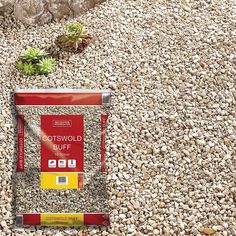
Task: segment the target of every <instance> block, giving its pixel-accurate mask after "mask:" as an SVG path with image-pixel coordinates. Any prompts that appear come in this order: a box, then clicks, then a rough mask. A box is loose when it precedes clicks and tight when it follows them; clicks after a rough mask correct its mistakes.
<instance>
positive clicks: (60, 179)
mask: <svg viewBox="0 0 236 236" xmlns="http://www.w3.org/2000/svg"><path fill="white" fill-rule="evenodd" d="M78 179H79V178H78V173H68V172H41V174H40V187H41V188H42V189H77V188H78V186H79V185H78V181H79V180H78Z"/></svg>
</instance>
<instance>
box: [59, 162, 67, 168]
mask: <svg viewBox="0 0 236 236" xmlns="http://www.w3.org/2000/svg"><path fill="white" fill-rule="evenodd" d="M58 167H59V168H65V167H66V160H59V161H58Z"/></svg>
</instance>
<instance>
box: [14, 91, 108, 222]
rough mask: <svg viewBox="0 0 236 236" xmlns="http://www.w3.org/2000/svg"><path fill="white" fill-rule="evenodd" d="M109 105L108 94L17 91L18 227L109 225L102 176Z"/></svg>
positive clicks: (15, 98) (97, 92) (100, 92)
mask: <svg viewBox="0 0 236 236" xmlns="http://www.w3.org/2000/svg"><path fill="white" fill-rule="evenodd" d="M110 103H111V91H110V90H87V89H85V90H81V89H16V90H15V93H14V104H15V107H16V112H17V115H16V121H17V165H16V181H15V182H16V204H17V206H16V210H17V214H16V224H17V225H42V226H81V225H103V226H107V225H109V210H108V207H107V205H105V202H106V199H105V198H104V197H105V196H106V192H105V191H106V188H105V179H104V174H105V173H106V167H105V153H106V148H105V130H106V124H107V119H108V110H109V107H110ZM35 190H37V191H35ZM96 194H97V195H96ZM64 195H66V196H67V197H64ZM93 195H94V196H93ZM43 196H47V197H46V198H44V197H43ZM32 197H33V198H32ZM50 197H51V201H52V202H53V201H55V202H56V205H52V204H51V202H50V199H49V198H50ZM29 198H31V199H32V201H30V202H29V201H27V200H26V199H29ZM34 199H36V200H34ZM37 199H38V200H37ZM70 202H72V205H71V203H70ZM73 202H74V203H75V204H76V206H73ZM74 209H75V210H76V211H74Z"/></svg>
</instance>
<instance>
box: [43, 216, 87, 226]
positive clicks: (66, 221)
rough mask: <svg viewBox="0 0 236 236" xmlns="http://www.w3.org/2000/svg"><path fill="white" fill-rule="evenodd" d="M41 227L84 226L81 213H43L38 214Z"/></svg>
mask: <svg viewBox="0 0 236 236" xmlns="http://www.w3.org/2000/svg"><path fill="white" fill-rule="evenodd" d="M40 219H41V225H42V226H81V225H83V224H84V214H82V213H73V214H71V213H68V214H66V213H65V214H64V213H54V214H53V213H51V214H48V213H43V214H40Z"/></svg>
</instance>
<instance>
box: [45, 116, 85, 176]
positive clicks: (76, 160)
mask: <svg viewBox="0 0 236 236" xmlns="http://www.w3.org/2000/svg"><path fill="white" fill-rule="evenodd" d="M41 171H42V172H45V171H46V172H75V171H77V172H83V171H84V117H83V115H41Z"/></svg>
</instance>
